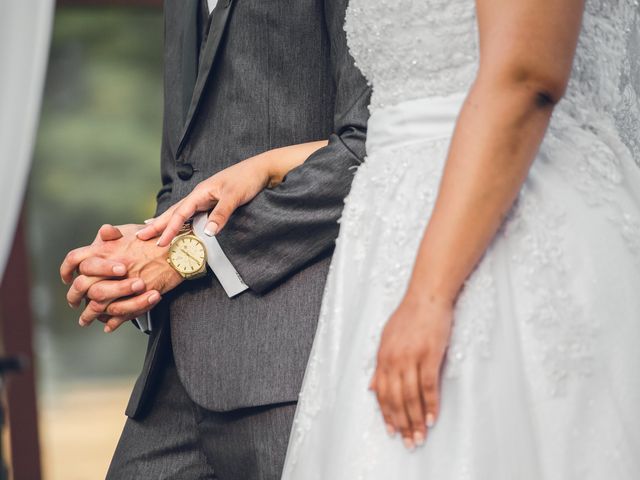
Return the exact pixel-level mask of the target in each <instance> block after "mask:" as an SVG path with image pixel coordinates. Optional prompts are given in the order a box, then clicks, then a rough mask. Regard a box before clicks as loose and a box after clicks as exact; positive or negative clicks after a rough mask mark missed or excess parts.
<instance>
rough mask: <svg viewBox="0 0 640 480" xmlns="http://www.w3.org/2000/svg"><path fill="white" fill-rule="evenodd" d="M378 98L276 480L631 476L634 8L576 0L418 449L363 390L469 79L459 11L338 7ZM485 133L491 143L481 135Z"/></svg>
mask: <svg viewBox="0 0 640 480" xmlns="http://www.w3.org/2000/svg"><path fill="white" fill-rule="evenodd" d="M345 28H346V30H347V36H348V40H349V45H350V48H351V50H352V53H353V55H354V57H355V59H356V63H357V65H358V66H359V67H360V69H361V70H362V72H363V73H364V74H365V75H366V76H367V78H368V80H369V81H370V82H371V84H372V86H373V92H374V93H373V97H372V104H371V113H372V115H371V119H370V122H369V129H368V139H367V152H368V157H367V160H366V162H365V163H364V164H363V165H362V166H361V167H360V168H359V169H358V171H357V173H356V176H355V179H354V183H353V188H352V191H351V193H350V194H349V196H348V198H347V200H346V206H345V210H344V214H343V217H342V220H341V230H340V236H339V238H338V242H337V249H336V252H335V255H334V258H333V264H332V266H331V270H330V274H329V278H328V282H327V286H326V293H325V298H324V303H323V308H322V313H321V317H320V320H319V324H318V331H317V336H316V339H315V343H314V346H313V350H312V353H311V356H310V360H309V365H308V369H307V373H306V376H305V380H304V386H303V390H302V393H301V397H300V403H299V407H298V411H297V414H296V418H295V421H294V426H293V431H292V436H291V440H290V444H289V451H288V454H287V460H286V465H285V469H284V476H283V478H284V479H285V480H357V479H367V480H383V479H384V480H395V479H402V480H405V479H408V480H413V479H426V480H454V479H455V480H458V479H460V480H461V479H468V480H549V479H553V480H556V479H557V480H589V479H593V480H605V479H607V480H609V479H612V480H622V479H628V480H637V479H640V167H639V165H638V164H637V163H636V162H639V161H640V100H639V97H638V91H639V90H640V48H639V47H640V7H639V6H638V1H637V0H587V5H586V12H585V16H584V21H583V29H582V34H581V37H580V42H579V47H578V51H577V55H576V59H575V65H574V69H573V75H572V78H571V82H570V85H569V89H568V91H567V94H566V96H565V98H564V99H563V100H562V101H561V102H560V104H559V105H558V106H557V107H556V110H555V113H554V115H553V119H552V122H551V126H550V128H549V130H548V133H547V135H546V138H545V140H544V142H543V144H542V145H541V148H540V151H539V154H538V156H537V158H536V160H535V162H534V164H533V166H532V168H531V171H530V174H529V176H528V178H527V180H526V182H525V184H524V186H523V188H522V191H521V193H520V195H519V197H518V200H517V202H516V203H515V204H514V206H513V208H512V211H511V213H510V215H509V217H508V219H507V220H506V221H505V224H504V226H503V228H502V229H501V230H500V231H499V232H498V234H497V235H496V237H495V239H494V241H493V242H492V244H491V246H490V247H489V249H488V250H487V252H486V254H485V255H484V258H483V259H482V261H481V262H480V264H479V265H478V267H477V269H476V270H475V272H474V273H473V274H472V275H471V277H470V278H469V279H468V281H467V283H466V285H465V287H464V290H463V292H462V294H461V296H460V298H459V302H458V304H457V307H456V310H455V323H454V329H453V334H452V339H451V345H450V348H449V351H448V354H447V357H446V360H445V367H444V373H443V384H442V409H441V415H440V418H439V420H438V422H437V424H436V426H435V428H434V429H432V431H431V432H430V435H429V437H428V439H427V442H426V443H425V445H423V446H422V447H419V448H418V449H416V450H415V451H414V452H409V451H408V450H406V449H405V448H404V446H403V444H402V442H401V440H400V439H398V438H397V437H396V438H395V439H392V438H390V437H389V436H388V435H387V433H386V430H385V426H384V424H383V420H382V417H381V415H380V412H379V409H378V405H377V402H376V400H375V397H374V395H373V394H372V393H371V392H370V391H369V390H368V388H367V387H368V383H369V380H370V378H371V375H372V373H373V370H374V366H375V358H376V352H377V348H378V343H379V338H380V333H381V331H382V328H383V326H384V324H385V323H386V321H387V320H388V318H389V316H390V315H391V313H392V312H393V310H394V308H395V307H396V306H397V305H398V303H399V301H400V300H401V298H402V296H403V294H404V290H405V288H406V285H407V282H408V278H409V275H410V272H411V269H412V266H413V263H414V260H415V257H416V253H417V248H418V245H419V242H420V240H421V237H422V233H423V230H424V228H425V226H426V224H427V222H428V220H429V215H430V213H431V209H432V207H433V203H434V200H435V198H436V194H437V189H438V184H439V181H440V175H441V172H442V169H443V164H444V161H445V159H446V154H447V149H448V146H449V142H450V138H451V134H452V131H453V128H454V123H455V121H456V116H457V114H458V111H459V110H460V108H461V105H462V102H463V99H464V97H465V95H466V92H467V90H468V89H469V87H470V84H471V82H472V81H473V80H474V76H475V72H476V68H477V63H478V50H477V25H476V18H475V2H474V0H419V1H418V0H415V1H413V0H351V5H350V7H349V9H348V12H347V19H346V27H345ZM496 134H499V132H496Z"/></svg>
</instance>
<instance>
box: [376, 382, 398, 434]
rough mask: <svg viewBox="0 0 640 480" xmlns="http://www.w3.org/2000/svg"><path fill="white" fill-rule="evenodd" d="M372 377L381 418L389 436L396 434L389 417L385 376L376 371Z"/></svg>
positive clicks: (391, 419)
mask: <svg viewBox="0 0 640 480" xmlns="http://www.w3.org/2000/svg"><path fill="white" fill-rule="evenodd" d="M373 378H374V381H373V382H372V384H373V391H374V392H375V394H376V397H377V399H378V405H380V412H381V413H382V418H383V419H384V424H385V426H386V428H387V433H388V434H389V436H391V437H393V436H395V434H396V429H395V427H394V426H393V418H391V411H390V408H389V401H388V397H389V395H388V393H389V389H388V387H387V385H388V382H387V379H386V376H385V375H384V374H382V373H379V372H378V373H376V374H375V375H374V377H373Z"/></svg>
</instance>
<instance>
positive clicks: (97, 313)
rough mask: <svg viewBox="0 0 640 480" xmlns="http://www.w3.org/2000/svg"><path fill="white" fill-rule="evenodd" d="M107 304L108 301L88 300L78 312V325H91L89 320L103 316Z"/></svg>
mask: <svg viewBox="0 0 640 480" xmlns="http://www.w3.org/2000/svg"><path fill="white" fill-rule="evenodd" d="M108 306H109V302H96V301H95V300H91V301H89V302H88V303H87V306H86V307H85V309H84V310H83V311H82V313H81V314H80V318H79V319H78V325H80V326H81V327H86V326H88V325H91V322H93V321H94V320H95V319H96V318H100V317H104V315H105V313H104V312H105V311H106V310H107V307H108Z"/></svg>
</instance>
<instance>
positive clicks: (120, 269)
mask: <svg viewBox="0 0 640 480" xmlns="http://www.w3.org/2000/svg"><path fill="white" fill-rule="evenodd" d="M112 270H113V273H115V274H116V275H124V274H125V273H127V269H126V268H124V265H114V266H113V269H112Z"/></svg>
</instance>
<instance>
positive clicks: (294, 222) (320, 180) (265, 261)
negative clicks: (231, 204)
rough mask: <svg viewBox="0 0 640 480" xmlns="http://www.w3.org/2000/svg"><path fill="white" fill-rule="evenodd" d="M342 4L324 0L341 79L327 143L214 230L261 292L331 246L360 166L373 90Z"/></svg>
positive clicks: (334, 63)
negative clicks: (357, 61)
mask: <svg viewBox="0 0 640 480" xmlns="http://www.w3.org/2000/svg"><path fill="white" fill-rule="evenodd" d="M345 9H346V1H345V0H339V1H336V0H327V1H326V2H325V14H326V19H327V28H328V31H329V35H330V39H331V55H332V59H331V65H332V69H333V76H334V81H335V85H336V99H335V110H334V125H333V133H332V134H331V136H330V138H329V143H328V145H327V146H326V147H324V148H322V149H320V150H318V151H317V152H316V153H314V154H313V155H312V156H310V157H309V158H308V159H307V160H306V161H305V163H303V164H302V165H301V166H300V167H298V168H296V169H294V170H292V171H291V172H289V174H288V175H287V177H286V179H285V181H284V182H282V183H281V184H280V185H279V186H277V187H275V188H273V189H267V190H264V191H263V192H261V193H260V194H259V195H258V196H257V197H256V198H255V199H254V200H253V201H252V202H251V203H249V204H247V205H245V206H243V207H241V208H239V209H238V210H237V211H236V212H235V213H234V215H232V216H231V218H230V219H229V222H228V223H227V225H226V227H225V228H224V229H223V230H222V231H221V232H220V234H218V235H217V236H216V238H217V240H218V242H219V244H220V246H221V248H222V251H223V252H224V253H225V254H226V256H227V257H228V259H229V260H230V262H231V264H232V265H233V267H235V269H236V270H237V271H238V273H239V274H240V276H241V277H242V279H243V280H244V282H245V283H246V284H247V285H248V286H249V287H250V288H251V289H252V290H254V291H257V292H263V291H266V290H269V289H270V288H271V287H273V286H274V285H275V284H277V283H278V282H280V281H281V280H282V279H284V278H286V277H288V276H289V275H291V274H293V273H295V272H297V271H298V270H300V269H301V268H303V267H304V266H305V265H307V264H308V263H310V262H312V261H314V260H315V259H317V258H318V257H319V256H321V255H322V254H323V253H326V252H329V251H330V250H331V249H332V248H333V246H334V242H335V239H336V237H337V236H338V219H339V218H340V215H341V213H342V209H343V206H344V198H345V197H346V196H347V194H348V193H349V190H350V188H351V182H352V180H353V176H354V173H355V167H357V166H358V165H360V164H361V163H362V161H363V160H364V156H365V140H366V126H367V120H368V117H369V112H368V105H369V98H370V89H369V87H368V86H367V83H366V80H365V79H364V77H363V76H362V74H361V73H360V71H359V70H358V69H357V68H356V67H355V65H354V60H353V58H352V57H351V55H350V54H349V51H348V48H347V40H346V35H345V32H344V29H343V24H344V17H345Z"/></svg>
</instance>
